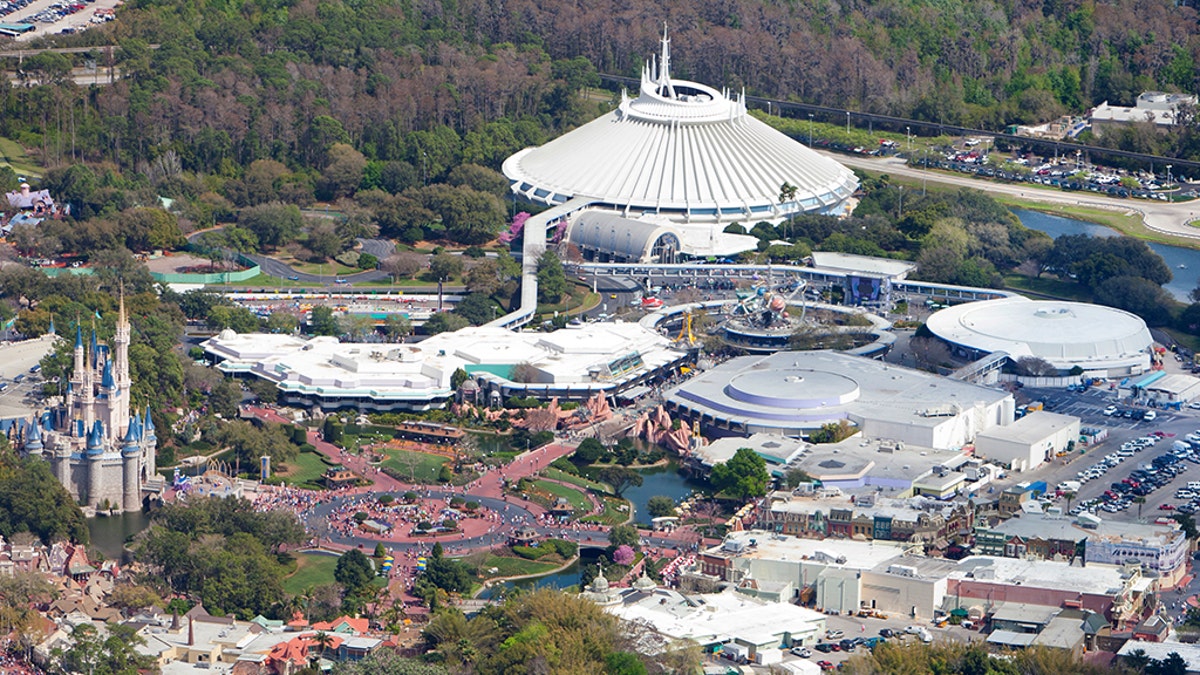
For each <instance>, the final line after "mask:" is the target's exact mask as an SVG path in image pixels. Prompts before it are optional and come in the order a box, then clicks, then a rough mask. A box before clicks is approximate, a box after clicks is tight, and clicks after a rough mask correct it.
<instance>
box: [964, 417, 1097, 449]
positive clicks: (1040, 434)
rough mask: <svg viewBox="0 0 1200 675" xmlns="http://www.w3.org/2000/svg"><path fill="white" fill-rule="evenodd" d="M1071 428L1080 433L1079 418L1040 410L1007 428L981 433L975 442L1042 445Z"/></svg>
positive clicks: (986, 430) (993, 428) (992, 429)
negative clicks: (1065, 428) (989, 440)
mask: <svg viewBox="0 0 1200 675" xmlns="http://www.w3.org/2000/svg"><path fill="white" fill-rule="evenodd" d="M1070 426H1074V427H1075V428H1076V430H1077V431H1078V428H1079V418H1078V417H1074V416H1072V415H1060V414H1058V413H1052V412H1047V411H1045V410H1038V411H1035V412H1031V413H1029V414H1028V415H1026V416H1024V417H1022V418H1021V419H1019V420H1017V421H1015V422H1013V423H1012V424H1009V425H1007V426H1003V427H992V428H990V429H985V430H983V431H981V432H979V433H978V434H977V435H976V436H975V442H976V443H978V442H979V441H980V440H981V439H989V438H994V439H997V440H1001V441H1011V442H1013V443H1024V444H1028V445H1032V444H1034V443H1040V442H1042V441H1044V440H1046V438H1047V437H1049V436H1053V435H1054V434H1057V433H1058V432H1059V431H1061V430H1062V429H1063V428H1064V427H1070Z"/></svg>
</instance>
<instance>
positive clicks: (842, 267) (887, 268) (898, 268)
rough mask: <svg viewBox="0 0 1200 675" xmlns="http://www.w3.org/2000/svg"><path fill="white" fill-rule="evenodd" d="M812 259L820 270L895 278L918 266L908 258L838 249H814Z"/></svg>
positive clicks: (814, 265)
mask: <svg viewBox="0 0 1200 675" xmlns="http://www.w3.org/2000/svg"><path fill="white" fill-rule="evenodd" d="M812 260H813V267H814V268H816V269H819V270H828V271H832V272H838V273H841V274H845V273H850V274H861V275H865V276H880V277H890V278H895V279H903V278H904V276H905V275H906V274H908V273H909V272H911V271H913V270H915V269H916V268H917V265H916V264H915V263H912V262H909V261H907V260H895V259H893V258H876V257H874V256H866V255H854V254H852V253H838V252H836V251H813V253H812Z"/></svg>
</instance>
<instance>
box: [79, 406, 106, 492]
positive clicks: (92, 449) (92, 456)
mask: <svg viewBox="0 0 1200 675" xmlns="http://www.w3.org/2000/svg"><path fill="white" fill-rule="evenodd" d="M85 456H86V457H87V481H88V482H87V486H86V490H80V492H81V493H86V494H87V503H89V504H91V505H92V506H96V505H97V504H98V503H99V501H100V492H101V490H100V486H101V485H102V484H103V483H104V470H103V469H104V467H103V466H102V462H103V459H104V425H103V424H101V423H100V420H96V421H95V422H93V423H92V431H91V433H89V434H88V437H87V453H86V455H85Z"/></svg>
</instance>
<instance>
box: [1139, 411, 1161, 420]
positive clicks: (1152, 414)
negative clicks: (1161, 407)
mask: <svg viewBox="0 0 1200 675" xmlns="http://www.w3.org/2000/svg"><path fill="white" fill-rule="evenodd" d="M1142 419H1143V420H1145V421H1147V422H1153V421H1154V420H1156V419H1158V413H1156V412H1154V411H1153V410H1147V411H1146V416H1145V417H1143V418H1142Z"/></svg>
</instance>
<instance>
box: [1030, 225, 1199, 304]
mask: <svg viewBox="0 0 1200 675" xmlns="http://www.w3.org/2000/svg"><path fill="white" fill-rule="evenodd" d="M1012 212H1013V213H1014V214H1016V216H1017V218H1019V219H1020V220H1021V224H1022V225H1024V226H1025V227H1028V228H1029V229H1031V230H1037V231H1039V232H1045V233H1046V234H1048V235H1050V236H1051V237H1055V238H1057V237H1061V236H1063V235H1066V234H1087V235H1091V236H1093V237H1118V236H1120V235H1121V233H1120V232H1117V231H1116V230H1114V229H1112V228H1108V227H1104V226H1103V225H1097V224H1095V223H1089V222H1086V221H1083V220H1076V219H1074V218H1064V217H1062V216H1055V215H1051V214H1048V213H1042V212H1040V211H1029V210H1026V209H1013V210H1012ZM1146 244H1147V245H1149V246H1150V249H1151V250H1153V251H1154V252H1155V253H1157V254H1158V255H1160V256H1162V259H1163V261H1164V262H1166V263H1167V267H1169V268H1171V274H1172V275H1173V278H1172V279H1171V281H1170V282H1168V283H1166V284H1164V285H1163V288H1164V289H1166V291H1167V292H1168V293H1170V294H1171V295H1172V296H1174V298H1175V299H1176V300H1179V301H1181V302H1188V297H1187V296H1188V293H1189V292H1190V291H1191V290H1192V289H1193V288H1195V287H1196V285H1197V284H1198V283H1200V250H1196V249H1191V248H1184V247H1183V246H1171V245H1169V244H1159V243H1156V242H1149V241H1148V242H1146Z"/></svg>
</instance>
